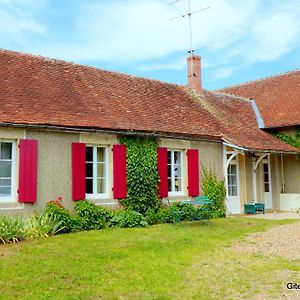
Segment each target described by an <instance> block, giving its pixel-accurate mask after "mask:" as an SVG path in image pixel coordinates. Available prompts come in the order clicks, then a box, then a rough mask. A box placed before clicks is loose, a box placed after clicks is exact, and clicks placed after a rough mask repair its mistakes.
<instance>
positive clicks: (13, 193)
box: [0, 140, 17, 203]
mask: <svg viewBox="0 0 300 300" xmlns="http://www.w3.org/2000/svg"><path fill="white" fill-rule="evenodd" d="M0 143H11V144H12V151H11V189H10V196H9V197H7V196H4V197H1V196H0V203H11V202H16V201H17V195H16V160H17V142H16V141H13V140H0Z"/></svg>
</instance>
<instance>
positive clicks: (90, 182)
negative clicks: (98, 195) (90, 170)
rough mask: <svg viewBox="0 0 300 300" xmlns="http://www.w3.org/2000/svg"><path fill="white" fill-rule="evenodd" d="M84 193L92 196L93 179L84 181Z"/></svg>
mask: <svg viewBox="0 0 300 300" xmlns="http://www.w3.org/2000/svg"><path fill="white" fill-rule="evenodd" d="M86 193H87V194H93V179H87V180H86Z"/></svg>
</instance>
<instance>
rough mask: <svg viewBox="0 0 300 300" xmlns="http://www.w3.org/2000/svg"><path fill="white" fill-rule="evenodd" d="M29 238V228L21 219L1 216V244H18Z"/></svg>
mask: <svg viewBox="0 0 300 300" xmlns="http://www.w3.org/2000/svg"><path fill="white" fill-rule="evenodd" d="M27 237H28V231H27V228H26V227H25V224H24V222H23V221H22V220H21V219H20V218H10V217H5V216H0V243H3V244H6V243H11V242H13V243H16V242H19V241H21V240H24V239H26V238H27Z"/></svg>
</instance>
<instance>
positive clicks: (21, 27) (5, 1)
mask: <svg viewBox="0 0 300 300" xmlns="http://www.w3.org/2000/svg"><path fill="white" fill-rule="evenodd" d="M42 3H43V1H37V0H27V1H21V0H14V1H13V0H0V38H1V40H2V44H5V45H9V44H10V43H18V44H21V43H24V44H30V43H31V41H30V39H29V35H32V34H33V35H34V34H42V33H44V32H45V31H46V26H45V25H43V24H42V23H40V22H39V21H38V20H37V19H36V16H35V13H37V12H38V8H41V7H42Z"/></svg>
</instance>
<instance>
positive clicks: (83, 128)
mask: <svg viewBox="0 0 300 300" xmlns="http://www.w3.org/2000/svg"><path fill="white" fill-rule="evenodd" d="M191 61H192V62H193V63H191ZM188 67H189V71H188V74H189V75H188V81H189V86H188V87H184V86H178V85H175V84H169V83H163V82H160V81H157V80H149V79H144V78H138V77H134V76H129V75H125V74H120V73H116V72H109V71H103V70H99V69H96V68H91V67H87V66H82V65H77V64H73V63H67V62H64V61H60V60H54V59H48V58H44V57H39V56H33V55H29V54H23V53H18V52H13V51H6V50H0V75H1V78H2V80H1V82H0V100H1V102H0V103H1V108H0V139H1V142H0V212H1V213H3V214H27V213H30V212H32V211H33V210H36V211H40V210H42V209H43V208H44V207H45V205H46V203H47V201H49V200H51V199H54V198H57V197H59V196H61V197H62V198H63V201H64V202H63V204H64V205H65V206H66V207H68V208H72V205H73V201H77V200H81V199H84V198H86V199H89V200H91V201H94V202H95V203H97V204H101V205H107V206H109V207H112V208H113V207H118V206H119V205H120V202H119V199H123V198H126V147H125V146H124V145H120V142H119V138H120V136H124V135H126V136H127V135H128V136H139V137H154V138H156V139H157V142H158V146H159V147H158V151H157V153H158V171H159V176H160V183H159V185H160V186H159V196H160V197H161V198H162V201H169V202H173V201H180V200H186V199H188V198H191V197H194V196H196V195H198V194H201V182H200V178H201V176H200V169H201V168H200V166H201V165H204V166H206V167H208V168H211V169H213V170H214V171H215V172H216V175H217V177H218V178H219V179H225V182H226V186H227V200H226V204H227V208H228V212H229V213H240V212H242V209H243V204H244V203H248V202H252V201H253V200H254V201H256V202H265V203H266V206H267V207H268V208H273V209H280V208H281V206H280V205H281V202H280V197H281V195H282V193H281V187H282V180H283V178H284V180H285V185H286V187H289V188H288V190H286V191H285V192H286V193H287V192H288V193H289V194H296V195H298V196H299V195H300V189H299V176H300V161H299V160H297V157H298V155H299V149H297V148H295V147H293V146H291V145H288V144H286V143H283V142H282V141H280V140H279V139H277V138H275V137H274V136H273V135H272V134H270V133H269V132H268V131H267V130H264V129H263V128H260V126H259V124H260V123H261V117H259V113H258V109H257V105H256V106H255V103H254V100H251V99H249V98H247V96H243V94H242V93H241V94H240V95H238V96H237V95H232V94H233V93H232V94H230V93H229V92H228V93H227V92H226V93H225V92H224V91H215V92H214V91H206V90H204V89H202V85H201V61H200V57H198V56H192V57H189V58H188ZM299 83H300V82H299ZM237 94H239V93H237ZM257 98H258V97H257ZM297 103H298V105H297ZM294 104H295V105H294V109H298V111H299V99H298V100H297V99H296V102H295V103H294ZM274 117H276V116H274ZM282 161H284V166H283V167H282ZM292 165H293V166H292ZM266 166H267V167H266ZM283 168H285V169H284V171H285V172H284V174H283V171H282V170H283ZM295 176H296V179H293V178H294V177H295ZM297 176H298V181H297ZM291 177H293V178H291ZM290 180H291V183H290ZM294 180H295V182H296V184H294V183H293V182H294ZM297 182H298V184H297ZM267 186H268V188H267ZM267 193H269V195H267ZM298 196H297V197H298ZM299 207H300V200H299Z"/></svg>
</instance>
